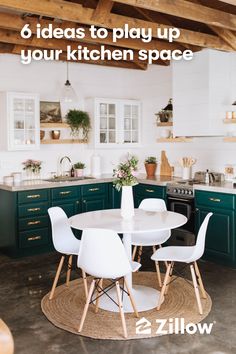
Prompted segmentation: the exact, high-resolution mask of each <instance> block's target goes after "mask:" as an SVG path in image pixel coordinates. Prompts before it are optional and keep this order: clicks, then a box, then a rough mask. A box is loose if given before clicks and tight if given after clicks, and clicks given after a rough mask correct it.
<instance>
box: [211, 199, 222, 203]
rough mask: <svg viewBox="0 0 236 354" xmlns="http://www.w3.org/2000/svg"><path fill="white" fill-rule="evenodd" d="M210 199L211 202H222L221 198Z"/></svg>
mask: <svg viewBox="0 0 236 354" xmlns="http://www.w3.org/2000/svg"><path fill="white" fill-rule="evenodd" d="M209 200H210V201H211V202H216V203H220V202H221V200H220V199H219V198H209Z"/></svg>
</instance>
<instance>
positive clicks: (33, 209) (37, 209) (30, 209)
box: [27, 208, 41, 211]
mask: <svg viewBox="0 0 236 354" xmlns="http://www.w3.org/2000/svg"><path fill="white" fill-rule="evenodd" d="M39 210H41V208H29V209H27V211H39Z"/></svg>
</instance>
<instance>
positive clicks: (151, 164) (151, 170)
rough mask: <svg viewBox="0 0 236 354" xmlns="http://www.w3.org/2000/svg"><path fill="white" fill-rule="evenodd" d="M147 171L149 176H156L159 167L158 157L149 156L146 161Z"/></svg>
mask: <svg viewBox="0 0 236 354" xmlns="http://www.w3.org/2000/svg"><path fill="white" fill-rule="evenodd" d="M144 165H145V169H146V173H147V176H148V177H154V176H155V173H156V169H157V158H156V157H155V156H149V157H147V158H146V159H145V161H144Z"/></svg>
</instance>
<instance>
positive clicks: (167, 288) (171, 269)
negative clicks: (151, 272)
mask: <svg viewBox="0 0 236 354" xmlns="http://www.w3.org/2000/svg"><path fill="white" fill-rule="evenodd" d="M173 269H174V262H171V268H170V274H169V280H168V284H167V285H166V291H165V295H167V293H168V290H169V286H170V281H171V278H172V274H173Z"/></svg>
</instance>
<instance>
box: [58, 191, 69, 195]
mask: <svg viewBox="0 0 236 354" xmlns="http://www.w3.org/2000/svg"><path fill="white" fill-rule="evenodd" d="M70 193H71V191H66V192H60V194H61V195H66V194H70Z"/></svg>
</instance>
